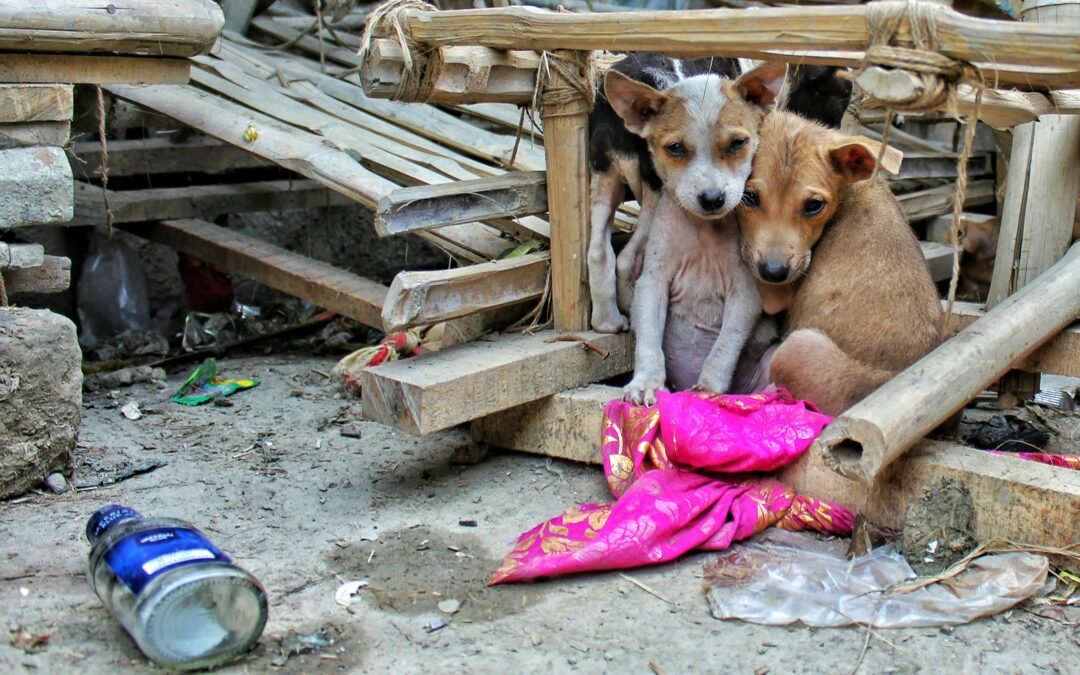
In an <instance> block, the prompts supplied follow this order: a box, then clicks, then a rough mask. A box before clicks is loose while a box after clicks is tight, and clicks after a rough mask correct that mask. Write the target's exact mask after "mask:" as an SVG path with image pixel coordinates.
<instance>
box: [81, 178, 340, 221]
mask: <svg viewBox="0 0 1080 675" xmlns="http://www.w3.org/2000/svg"><path fill="white" fill-rule="evenodd" d="M351 203H352V201H351V200H350V199H349V198H347V197H345V196H343V195H340V194H338V193H336V192H334V191H333V190H328V189H326V188H325V187H323V186H322V185H321V184H319V183H317V182H315V181H313V180H275V181H259V182H256V183H226V184H223V185H192V186H190V187H178V188H149V189H145V190H126V191H123V192H117V191H113V190H110V191H109V207H110V208H111V210H112V212H113V222H114V223H142V222H148V221H154V220H171V219H183V218H212V217H214V216H219V215H221V214H225V213H249V212H254V211H288V210H290V209H314V208H323V207H327V206H345V205H347V204H351ZM104 222H105V202H104V199H103V195H102V190H101V188H100V187H98V186H96V185H90V184H88V183H81V182H80V183H78V184H77V185H76V189H75V218H74V219H73V220H72V221H70V222H68V223H66V224H67V225H70V226H85V225H100V224H101V223H104Z"/></svg>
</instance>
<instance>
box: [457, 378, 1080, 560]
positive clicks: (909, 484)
mask: <svg viewBox="0 0 1080 675" xmlns="http://www.w3.org/2000/svg"><path fill="white" fill-rule="evenodd" d="M621 397H622V390H621V389H619V388H616V387H605V386H602V385H593V386H589V387H583V388H580V389H573V390H570V391H565V392H562V393H559V394H557V395H555V396H552V397H550V398H547V399H542V400H539V401H536V402H534V403H531V404H528V405H525V406H521V407H519V408H514V409H511V410H506V411H504V412H502V413H499V414H496V415H492V416H489V417H484V418H481V419H478V420H476V421H475V422H473V424H472V433H473V436H474V437H475V438H476V439H477V440H479V441H483V442H487V443H490V444H491V445H494V446H498V447H503V448H509V449H512V450H520V451H524V452H531V453H536V454H541V455H547V456H549V457H558V458H562V459H570V460H575V461H580V462H589V463H593V464H600V463H601V454H600V445H601V443H600V441H601V427H602V421H603V408H604V405H605V404H606V403H607V402H608V401H610V400H612V399H617V398H621ZM778 477H779V478H780V479H781V480H783V481H785V482H787V483H788V484H790V485H792V486H793V487H794V488H795V489H796V490H797V491H798V492H800V493H801V494H805V495H810V496H812V497H817V498H821V499H832V500H834V501H837V502H839V503H841V504H843V505H845V506H847V507H848V508H850V509H853V510H855V511H856V512H861V513H864V514H865V515H866V516H867V517H868V518H870V519H871V520H872V521H873V522H875V523H877V524H879V525H882V526H885V527H892V528H899V527H900V526H902V525H903V522H904V518H905V516H906V514H907V509H908V506H909V505H910V504H911V503H912V502H913V501H916V500H918V499H919V498H920V497H921V496H922V494H923V492H924V491H925V490H926V489H928V488H930V487H932V486H934V485H936V484H937V482H938V481H940V480H941V479H942V478H952V479H954V480H958V481H960V482H961V483H963V484H964V485H965V486H966V487H967V488H968V490H969V491H970V492H971V496H972V500H973V502H974V505H975V518H974V521H973V522H974V527H975V536H976V538H977V539H979V540H980V541H986V540H989V539H993V538H996V537H1005V538H1008V539H1013V540H1015V541H1018V542H1025V543H1031V544H1042V545H1047V546H1069V545H1072V544H1075V543H1076V542H1077V541H1078V539H1077V536H1078V535H1077V531H1076V523H1077V522H1080V472H1077V471H1069V470H1067V469H1059V468H1056V467H1051V466H1046V465H1044V464H1037V463H1035V462H1025V461H1022V460H1018V459H1014V458H1011V457H1004V456H998V455H990V454H988V453H985V452H983V451H980V450H975V449H973V448H968V447H964V446H959V445H955V444H948V443H940V442H932V441H924V442H923V443H920V444H919V445H918V446H917V447H916V448H915V449H914V450H912V451H911V452H910V453H908V454H907V455H905V456H904V457H902V458H900V459H899V460H897V462H896V463H895V464H894V465H893V466H892V467H890V468H889V469H888V471H887V473H886V474H885V476H883V478H882V480H881V481H880V482H879V484H878V485H876V486H874V487H873V488H867V487H866V486H864V485H862V484H860V483H857V482H855V481H850V480H847V479H845V478H843V477H841V476H840V475H838V474H836V473H834V472H833V471H832V470H830V469H829V468H828V467H827V466H825V465H824V463H823V462H822V460H821V457H820V455H819V453H818V451H817V450H816V449H814V448H811V450H810V451H808V452H807V455H805V456H804V457H803V458H802V459H800V460H799V461H798V462H796V463H795V464H794V465H792V466H790V467H786V468H784V469H781V470H780V472H779V475H778Z"/></svg>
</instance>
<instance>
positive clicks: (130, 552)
mask: <svg viewBox="0 0 1080 675" xmlns="http://www.w3.org/2000/svg"><path fill="white" fill-rule="evenodd" d="M210 560H216V561H220V562H225V563H231V562H232V560H231V559H230V558H229V556H227V555H225V554H224V553H222V552H221V549H219V548H218V547H217V546H214V545H213V544H212V543H210V541H209V540H208V539H207V538H206V537H204V536H202V535H201V534H199V533H198V532H196V531H195V530H191V529H187V528H183V527H155V528H153V529H149V530H143V531H141V532H134V533H132V534H129V535H128V536H126V537H124V538H123V539H121V540H120V541H118V542H116V543H115V544H113V546H112V548H110V549H109V552H108V553H106V554H105V562H106V563H107V564H108V565H109V567H110V568H111V569H112V571H113V573H114V574H116V577H117V578H118V579H120V581H122V582H124V585H125V586H127V587H128V588H130V589H131V592H132V593H135V594H136V595H137V594H138V593H139V592H141V591H142V589H143V588H144V587H145V586H146V584H148V583H150V580H151V579H153V578H154V576H155V575H157V574H159V573H161V572H163V571H164V570H168V569H172V568H174V567H179V566H181V565H190V564H192V563H198V562H206V561H210Z"/></svg>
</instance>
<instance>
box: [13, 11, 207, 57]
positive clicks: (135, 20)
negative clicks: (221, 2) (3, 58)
mask: <svg viewBox="0 0 1080 675" xmlns="http://www.w3.org/2000/svg"><path fill="white" fill-rule="evenodd" d="M224 24H225V17H224V16H222V13H221V8H220V7H218V5H217V3H214V2H211V1H210V0H170V1H169V2H144V1H143V0H109V4H108V5H104V6H102V5H99V4H95V3H88V2H84V1H82V0H38V1H37V2H26V0H0V50H8V51H30V52H115V53H119V54H149V55H152V56H193V55H195V54H201V53H202V52H204V51H206V50H208V49H210V47H211V46H212V45H213V44H214V40H215V39H217V36H218V34H219V33H221V28H222V26H223V25H224Z"/></svg>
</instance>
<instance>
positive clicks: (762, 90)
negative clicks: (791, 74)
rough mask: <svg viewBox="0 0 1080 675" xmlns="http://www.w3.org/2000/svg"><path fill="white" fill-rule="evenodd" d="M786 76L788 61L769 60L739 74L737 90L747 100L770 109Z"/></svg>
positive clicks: (736, 83) (736, 84)
mask: <svg viewBox="0 0 1080 675" xmlns="http://www.w3.org/2000/svg"><path fill="white" fill-rule="evenodd" d="M786 76H787V64H786V63H782V62H779V61H769V62H766V63H763V64H762V65H760V66H758V67H757V68H754V69H753V70H751V71H749V72H746V73H743V74H742V75H741V76H739V79H737V80H735V91H737V92H739V95H740V96H742V97H743V99H744V100H746V102H748V103H752V104H753V105H756V106H758V107H760V108H763V109H765V110H768V109H770V108H772V106H773V104H774V103H776V97H777V96H779V95H780V90H781V89H782V88H783V86H784V78H785V77H786Z"/></svg>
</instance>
